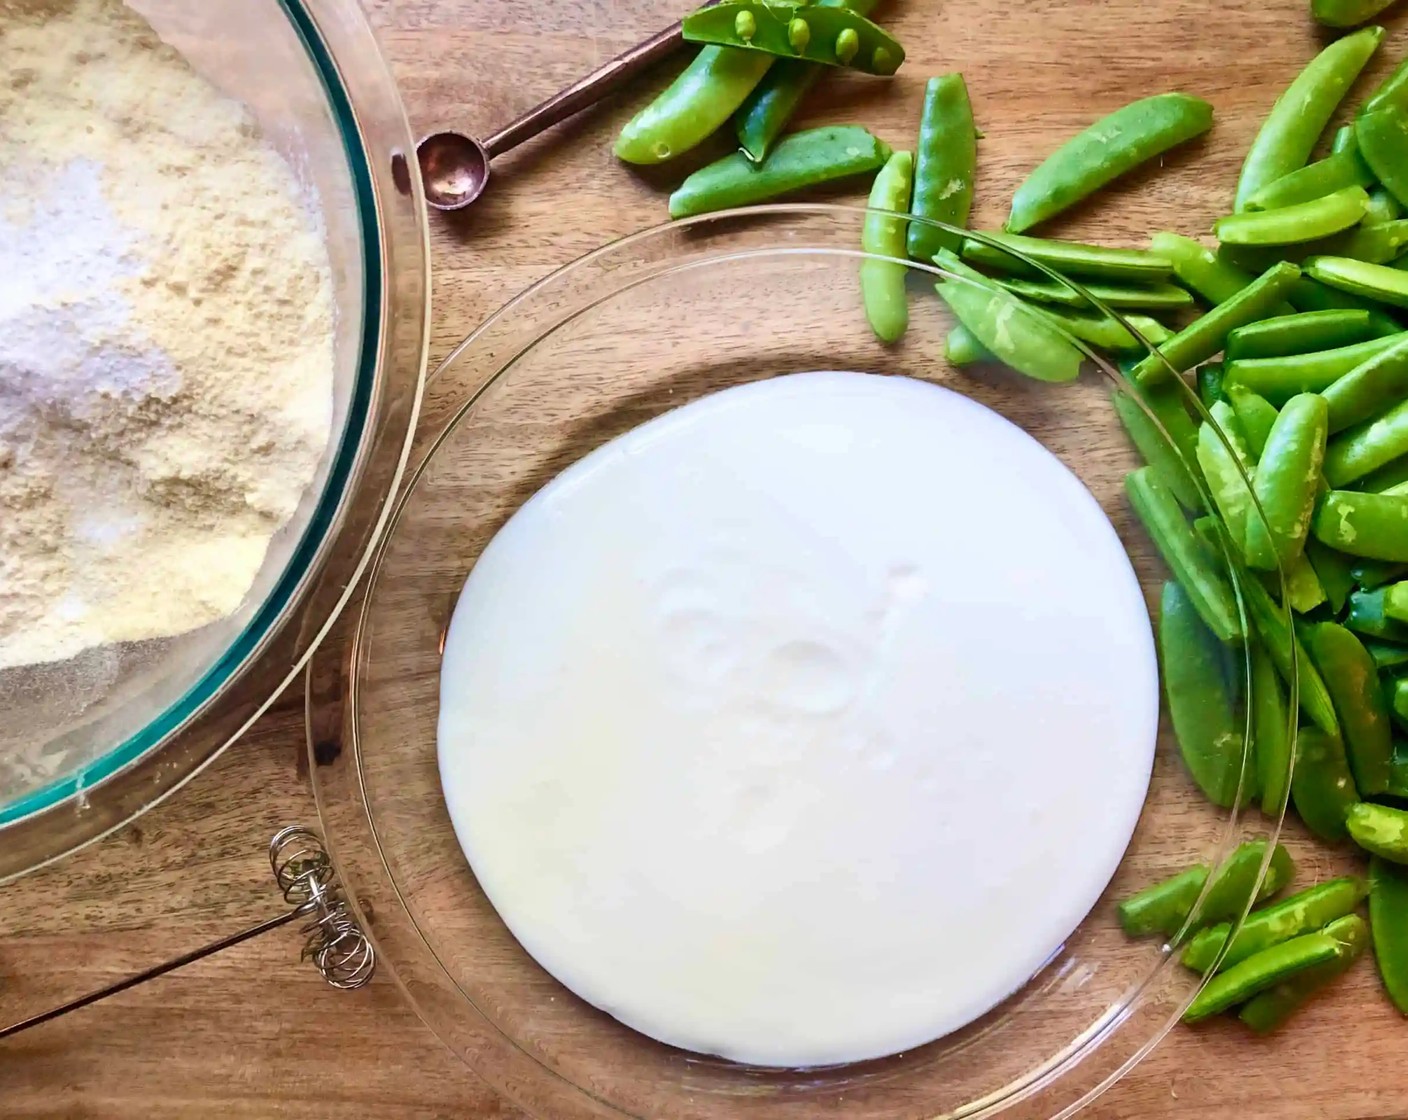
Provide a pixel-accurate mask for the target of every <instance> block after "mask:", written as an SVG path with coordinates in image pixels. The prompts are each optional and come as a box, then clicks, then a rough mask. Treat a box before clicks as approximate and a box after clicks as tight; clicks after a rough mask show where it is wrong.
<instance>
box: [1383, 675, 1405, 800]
mask: <svg viewBox="0 0 1408 1120" xmlns="http://www.w3.org/2000/svg"><path fill="white" fill-rule="evenodd" d="M1389 707H1390V708H1392V709H1393V718H1394V720H1395V721H1396V722H1397V724H1398V726H1399V727H1405V726H1408V677H1399V678H1398V679H1397V680H1396V681H1394V682H1393V684H1392V686H1391V687H1390V688H1389ZM1404 775H1405V771H1404V764H1403V756H1402V755H1401V754H1399V753H1398V752H1397V750H1396V749H1395V753H1394V755H1393V757H1392V758H1391V759H1389V767H1388V789H1386V790H1384V793H1385V794H1387V795H1388V796H1390V797H1393V796H1403V794H1404V793H1408V787H1405V786H1404V785H1402V784H1401V779H1402V778H1403V777H1404ZM1400 791H1402V792H1400Z"/></svg>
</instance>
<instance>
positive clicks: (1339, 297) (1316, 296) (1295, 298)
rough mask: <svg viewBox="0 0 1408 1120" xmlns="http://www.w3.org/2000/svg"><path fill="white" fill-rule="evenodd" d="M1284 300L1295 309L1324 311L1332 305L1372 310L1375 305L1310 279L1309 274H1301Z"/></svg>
mask: <svg viewBox="0 0 1408 1120" xmlns="http://www.w3.org/2000/svg"><path fill="white" fill-rule="evenodd" d="M1286 301H1287V302H1288V303H1289V304H1290V305H1291V306H1292V307H1293V308H1295V310H1297V311H1325V310H1328V309H1330V308H1333V307H1358V308H1361V309H1363V310H1365V311H1373V310H1375V309H1376V307H1377V305H1376V304H1373V303H1370V302H1369V301H1368V300H1365V299H1360V298H1359V297H1358V296H1352V295H1350V294H1349V293H1348V292H1342V291H1340V290H1339V289H1338V288H1331V287H1330V286H1329V285H1327V284H1322V283H1320V281H1318V280H1312V279H1311V278H1310V277H1309V276H1302V277H1301V278H1300V279H1299V280H1298V281H1297V282H1296V286H1295V287H1294V288H1292V289H1291V294H1290V295H1288V296H1287V297H1286Z"/></svg>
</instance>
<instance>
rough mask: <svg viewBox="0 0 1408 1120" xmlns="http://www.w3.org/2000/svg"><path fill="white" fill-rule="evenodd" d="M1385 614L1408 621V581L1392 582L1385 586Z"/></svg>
mask: <svg viewBox="0 0 1408 1120" xmlns="http://www.w3.org/2000/svg"><path fill="white" fill-rule="evenodd" d="M1384 614H1386V615H1388V617H1389V618H1396V619H1398V621H1399V622H1408V583H1391V584H1389V585H1388V586H1387V587H1385V588H1384Z"/></svg>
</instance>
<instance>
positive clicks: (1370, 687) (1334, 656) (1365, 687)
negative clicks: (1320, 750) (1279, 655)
mask: <svg viewBox="0 0 1408 1120" xmlns="http://www.w3.org/2000/svg"><path fill="white" fill-rule="evenodd" d="M1305 642H1306V647H1307V649H1308V650H1309V651H1310V656H1311V658H1312V659H1313V660H1314V661H1315V667H1316V668H1317V669H1319V670H1320V679H1321V680H1323V681H1324V682H1325V687H1326V688H1327V689H1329V690H1330V699H1331V700H1332V701H1334V705H1335V714H1336V715H1337V716H1338V717H1339V721H1340V727H1341V729H1342V731H1343V734H1344V743H1345V754H1346V756H1347V757H1348V759H1349V768H1350V772H1351V773H1352V774H1353V775H1354V786H1355V789H1356V790H1357V791H1358V792H1359V794H1360V795H1361V796H1364V797H1368V796H1371V795H1373V794H1376V793H1382V792H1383V791H1384V790H1385V789H1387V788H1388V768H1389V759H1390V758H1391V757H1392V756H1393V731H1392V728H1391V726H1390V724H1389V715H1388V704H1387V703H1386V702H1385V700H1384V694H1383V688H1382V687H1381V686H1380V684H1379V671H1378V667H1377V666H1376V665H1375V664H1374V659H1373V658H1372V657H1370V656H1369V651H1368V650H1366V649H1365V648H1364V646H1363V645H1362V644H1361V643H1360V641H1359V639H1358V638H1356V637H1355V636H1354V635H1353V634H1352V633H1351V632H1350V631H1348V630H1346V629H1345V628H1344V627H1343V626H1340V625H1338V624H1337V623H1334V622H1322V623H1319V624H1317V625H1315V626H1311V627H1308V628H1307V630H1306V637H1305Z"/></svg>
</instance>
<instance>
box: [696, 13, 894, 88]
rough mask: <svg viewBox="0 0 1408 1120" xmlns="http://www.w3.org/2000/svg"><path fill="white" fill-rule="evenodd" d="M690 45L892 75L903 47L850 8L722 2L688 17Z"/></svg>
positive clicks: (884, 31)
mask: <svg viewBox="0 0 1408 1120" xmlns="http://www.w3.org/2000/svg"><path fill="white" fill-rule="evenodd" d="M682 26H683V32H684V38H685V41H686V42H690V43H709V44H712V45H715V46H724V47H736V48H739V49H742V50H750V51H760V52H763V53H765V54H769V55H776V56H778V57H780V58H803V59H806V60H807V61H808V62H816V63H820V64H822V65H825V66H848V67H850V68H851V69H853V70H860V71H863V72H864V73H866V74H879V75H882V76H889V75H890V74H893V73H894V72H895V71H896V70H898V69H899V67H900V63H902V62H903V61H904V48H903V47H902V46H900V44H899V42H898V41H897V40H896V39H895V38H894V36H892V35H890V34H889V33H888V32H887V31H886V30H885V29H884V28H883V27H879V26H877V25H876V24H874V23H871V22H870V20H868V19H866V18H865V17H864V16H863V15H861V14H860V13H859V12H857V11H855V10H853V9H851V8H848V7H841V6H839V5H838V6H835V7H826V6H823V5H820V4H808V5H803V6H797V5H792V4H778V3H774V2H772V0H769V2H767V3H763V2H762V0H720V2H719V3H717V4H711V5H709V6H708V7H706V8H700V9H699V10H698V11H695V12H691V13H690V14H689V15H687V16H685V17H684V23H683V25H682Z"/></svg>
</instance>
